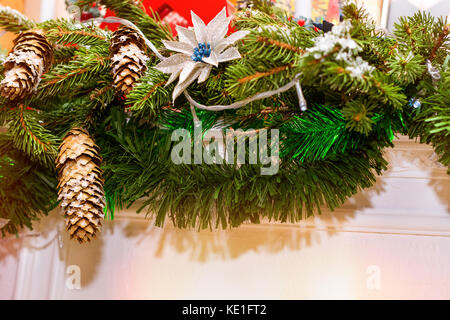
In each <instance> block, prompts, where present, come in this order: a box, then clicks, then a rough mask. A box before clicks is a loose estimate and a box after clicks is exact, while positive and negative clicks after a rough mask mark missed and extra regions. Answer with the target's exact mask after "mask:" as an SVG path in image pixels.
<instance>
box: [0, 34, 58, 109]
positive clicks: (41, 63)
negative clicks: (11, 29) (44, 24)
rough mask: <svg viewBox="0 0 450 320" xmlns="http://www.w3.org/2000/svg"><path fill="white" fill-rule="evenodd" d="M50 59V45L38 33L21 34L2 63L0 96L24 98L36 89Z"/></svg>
mask: <svg viewBox="0 0 450 320" xmlns="http://www.w3.org/2000/svg"><path fill="white" fill-rule="evenodd" d="M52 59H53V46H52V45H51V44H50V42H49V41H48V40H47V38H46V37H45V34H44V32H43V31H42V30H29V31H25V32H22V33H21V34H20V35H19V36H18V37H17V38H16V39H15V40H14V47H13V49H12V51H11V52H10V53H9V55H8V57H7V58H6V60H5V62H4V66H5V78H4V79H3V80H2V82H1V83H0V94H1V95H2V96H3V97H5V98H7V99H10V100H19V99H23V98H26V97H27V96H28V95H30V94H31V93H32V92H33V91H34V90H35V89H36V87H37V86H38V84H39V82H40V81H41V76H42V74H43V73H44V72H45V71H47V70H48V68H49V67H50V65H51V63H52Z"/></svg>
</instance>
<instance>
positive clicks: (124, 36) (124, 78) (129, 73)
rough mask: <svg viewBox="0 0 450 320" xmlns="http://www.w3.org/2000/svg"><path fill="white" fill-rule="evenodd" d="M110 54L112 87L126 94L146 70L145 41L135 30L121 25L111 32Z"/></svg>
mask: <svg viewBox="0 0 450 320" xmlns="http://www.w3.org/2000/svg"><path fill="white" fill-rule="evenodd" d="M110 54H111V70H112V74H113V78H114V87H116V88H117V89H118V90H120V91H122V92H123V93H125V94H127V93H129V92H130V91H131V89H133V85H134V84H135V82H136V81H137V80H139V78H140V77H141V76H142V75H143V74H144V73H145V71H146V70H147V61H148V59H149V58H148V57H147V56H146V55H145V42H144V40H143V39H142V37H141V36H140V35H139V33H137V32H136V30H133V29H132V28H129V27H122V28H120V29H118V30H116V31H114V33H113V36H112V38H111V47H110Z"/></svg>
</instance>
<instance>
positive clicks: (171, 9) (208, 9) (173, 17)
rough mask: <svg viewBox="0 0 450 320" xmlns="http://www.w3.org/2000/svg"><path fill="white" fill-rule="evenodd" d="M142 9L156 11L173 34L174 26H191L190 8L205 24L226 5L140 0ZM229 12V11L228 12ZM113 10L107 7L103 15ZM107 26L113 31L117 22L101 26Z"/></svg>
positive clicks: (218, 1) (213, 1)
mask: <svg viewBox="0 0 450 320" xmlns="http://www.w3.org/2000/svg"><path fill="white" fill-rule="evenodd" d="M140 2H141V4H142V7H143V9H144V10H145V11H146V12H147V14H150V13H151V12H152V10H153V11H155V12H157V13H158V15H159V16H160V18H161V19H162V20H164V21H166V22H167V23H169V25H170V27H171V28H172V31H173V32H174V34H176V32H175V26H176V25H181V26H184V27H188V26H192V22H191V10H192V11H194V12H195V14H196V15H198V16H199V17H200V18H201V19H202V20H203V21H204V22H205V23H206V24H208V22H209V21H211V20H212V19H213V18H214V17H215V16H216V15H217V13H218V12H220V10H222V8H223V7H228V5H227V1H226V0H210V1H207V2H206V1H205V0H191V1H185V0H181V1H180V0H141V1H140ZM228 14H230V12H229V13H228ZM114 15H115V14H114V12H113V11H111V10H109V9H107V11H106V14H105V17H110V16H114ZM106 25H107V26H108V29H110V30H112V31H114V30H116V29H117V28H118V27H119V24H118V23H104V24H102V26H101V27H102V28H104V27H105V26H106Z"/></svg>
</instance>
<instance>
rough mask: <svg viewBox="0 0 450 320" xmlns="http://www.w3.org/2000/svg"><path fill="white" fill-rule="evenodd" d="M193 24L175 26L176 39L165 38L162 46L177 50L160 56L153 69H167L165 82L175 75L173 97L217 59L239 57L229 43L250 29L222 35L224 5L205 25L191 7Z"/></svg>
mask: <svg viewBox="0 0 450 320" xmlns="http://www.w3.org/2000/svg"><path fill="white" fill-rule="evenodd" d="M191 16H192V23H193V25H194V28H184V27H181V26H176V30H177V33H178V41H165V40H163V44H164V46H165V47H166V48H167V49H169V50H172V51H176V52H177V53H176V54H174V55H172V56H170V57H168V58H166V59H164V60H162V61H161V62H160V63H159V64H157V65H156V66H155V69H157V70H159V71H161V72H164V73H170V74H171V75H170V78H169V80H168V81H167V84H166V86H167V85H169V84H171V83H172V82H174V81H175V80H176V79H177V78H178V83H177V85H176V86H175V89H174V90H173V93H172V99H173V100H174V101H175V99H176V98H177V97H178V96H179V95H180V94H181V93H183V91H184V90H186V88H187V87H189V85H190V84H191V83H193V82H194V81H195V80H196V79H197V81H198V83H202V82H204V81H205V80H206V79H208V77H209V74H210V72H211V69H212V67H213V66H214V67H217V66H218V65H219V63H221V62H226V61H230V60H234V59H239V58H241V55H240V54H239V51H238V49H237V48H236V47H233V46H232V45H233V44H234V43H236V41H238V40H240V39H242V38H244V37H245V36H246V35H247V34H248V33H249V32H250V31H237V32H234V33H232V34H231V35H230V36H229V37H226V38H225V36H226V34H227V32H228V25H229V23H230V18H229V17H227V14H226V11H225V8H223V10H222V11H220V13H219V14H218V15H217V16H216V17H214V19H212V20H211V21H210V22H209V23H208V25H205V23H204V22H203V21H202V20H201V19H200V18H199V17H198V16H197V15H196V14H195V13H194V12H192V11H191Z"/></svg>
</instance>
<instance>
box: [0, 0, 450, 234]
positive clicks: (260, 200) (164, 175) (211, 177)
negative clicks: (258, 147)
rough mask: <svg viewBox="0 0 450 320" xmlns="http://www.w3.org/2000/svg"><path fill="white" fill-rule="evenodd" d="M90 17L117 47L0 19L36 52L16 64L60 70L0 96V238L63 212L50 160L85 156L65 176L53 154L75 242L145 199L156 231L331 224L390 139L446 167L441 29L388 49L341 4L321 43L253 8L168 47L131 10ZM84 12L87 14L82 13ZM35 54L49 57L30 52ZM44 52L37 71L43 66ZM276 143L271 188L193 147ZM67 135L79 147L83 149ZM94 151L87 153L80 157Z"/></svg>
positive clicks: (407, 28)
mask: <svg viewBox="0 0 450 320" xmlns="http://www.w3.org/2000/svg"><path fill="white" fill-rule="evenodd" d="M98 4H99V5H104V6H106V7H108V8H110V9H112V10H113V11H115V13H116V15H117V16H118V17H120V18H122V19H126V21H125V20H122V22H123V24H126V26H124V27H122V28H121V29H119V30H118V31H116V32H115V33H112V32H109V31H107V30H102V29H100V28H99V27H97V25H96V24H95V23H93V22H87V23H83V24H80V23H79V22H77V21H70V20H64V19H59V20H50V21H46V22H43V23H39V24H36V23H34V22H32V21H30V20H28V19H27V18H25V17H24V16H22V15H20V14H19V13H17V12H15V11H13V10H11V9H9V8H4V7H0V17H1V20H0V26H1V27H2V28H4V29H6V30H8V31H12V32H17V33H21V34H20V35H19V38H18V40H17V43H19V42H21V41H20V39H24V37H26V35H27V34H28V35H30V34H31V35H32V38H33V39H35V40H33V41H35V42H36V44H37V45H34V44H30V46H29V48H26V47H24V45H22V47H21V50H31V51H34V52H35V51H36V50H38V51H39V50H41V49H42V50H43V48H44V47H45V48H48V49H49V50H50V49H51V50H52V56H53V60H52V63H51V66H50V65H49V64H50V63H49V62H47V60H45V62H44V63H43V66H45V67H46V68H43V70H44V69H46V70H47V69H48V70H47V71H46V72H45V73H43V74H42V72H40V73H39V78H33V77H31V76H25V78H26V79H25V80H20V79H18V80H17V81H18V82H20V83H23V85H21V86H17V88H23V89H24V90H23V91H21V92H16V91H14V96H12V95H11V94H10V92H11V91H10V90H9V89H8V90H6V89H4V88H3V87H2V89H1V93H2V95H3V97H2V98H1V100H0V125H7V127H8V130H7V132H5V133H1V134H0V218H1V219H2V220H0V221H1V222H2V227H1V230H2V233H3V234H6V233H16V232H18V230H19V228H21V227H23V226H27V227H30V228H31V226H32V225H31V222H32V221H33V220H36V219H39V217H40V216H41V215H43V214H47V213H48V212H49V211H50V210H51V209H52V208H54V207H55V206H56V205H57V204H58V196H57V186H58V182H57V177H58V175H57V170H56V168H57V166H56V164H55V160H56V157H57V154H58V151H57V150H58V147H59V148H60V150H62V151H60V152H69V153H70V152H71V150H81V152H80V153H79V154H78V153H76V154H75V153H73V159H72V158H71V159H70V161H69V162H70V163H69V162H67V163H66V162H65V161H62V160H61V153H60V156H59V158H58V159H59V161H58V163H59V164H58V168H59V169H60V175H59V179H60V180H59V186H60V187H61V186H62V185H65V184H66V183H67V181H69V180H70V179H72V180H73V181H72V180H71V181H72V182H73V183H72V182H71V185H70V188H69V187H67V186H66V188H65V189H64V190H62V189H60V197H59V199H60V200H62V202H61V204H62V206H63V207H64V208H65V211H66V218H67V221H68V227H69V231H70V232H71V233H72V234H73V235H74V237H75V238H77V239H78V240H79V241H85V240H89V239H91V237H92V236H93V235H94V234H95V232H96V231H97V230H98V227H99V225H100V222H99V221H100V212H101V209H102V208H103V206H104V203H103V201H105V202H106V208H105V214H108V213H109V216H111V217H113V215H114V211H115V210H116V209H120V208H123V207H124V206H129V205H131V204H132V203H133V202H135V201H137V200H138V199H143V204H142V207H141V209H140V210H139V211H141V210H143V209H146V210H147V212H148V213H149V214H150V215H151V216H153V217H154V218H155V223H156V224H157V225H159V226H162V225H163V223H164V221H165V220H166V218H170V219H171V220H172V222H173V223H174V224H175V225H176V226H178V227H183V228H184V227H198V228H208V227H210V228H214V227H227V226H233V227H235V226H239V225H240V224H242V223H243V222H245V221H251V222H254V223H257V222H259V221H260V220H261V219H262V218H268V219H270V220H276V221H282V222H286V221H289V222H295V221H298V220H300V219H303V218H305V217H307V216H310V215H312V214H314V213H316V212H320V207H321V206H327V207H328V208H330V209H334V208H336V207H339V206H340V205H342V203H343V202H344V201H345V200H346V199H347V198H348V197H350V196H351V195H353V194H355V193H357V192H358V191H359V190H361V189H363V188H367V187H370V186H372V185H373V183H374V182H375V178H376V174H381V173H382V172H383V170H385V169H386V165H387V163H386V161H385V160H384V158H383V149H384V148H386V147H392V146H393V144H392V139H393V138H394V135H395V134H396V133H401V134H409V135H410V137H419V138H420V139H421V141H422V142H425V143H431V144H432V145H433V146H434V148H435V150H436V153H437V154H438V155H439V156H440V161H441V162H442V163H443V164H445V165H447V166H448V165H450V134H449V133H450V124H449V123H450V122H449V119H450V112H449V108H448V105H449V103H450V101H449V84H450V83H449V82H450V70H449V65H448V50H449V38H448V34H449V25H448V24H447V22H446V20H444V19H435V18H433V17H431V16H430V15H428V14H424V13H416V14H415V15H413V16H412V17H405V18H401V19H400V20H399V22H398V23H397V24H396V25H395V30H394V34H393V35H388V34H386V33H384V32H383V31H380V30H377V29H376V28H375V27H374V24H373V23H372V21H370V19H368V17H367V15H366V14H365V12H364V10H363V9H362V8H358V7H357V6H355V5H353V4H350V5H346V6H345V7H344V8H343V15H344V20H343V21H342V22H341V23H340V24H339V25H336V26H334V27H333V28H332V29H331V31H329V32H326V33H324V32H323V31H322V30H320V29H319V28H317V26H313V25H312V27H308V26H307V25H304V24H300V23H298V21H296V20H295V19H292V18H291V17H288V16H287V15H286V13H285V12H283V11H282V10H280V9H279V8H276V7H274V6H272V5H271V4H270V3H269V2H266V1H261V0H259V1H256V0H255V1H253V2H252V5H251V6H248V7H245V8H240V9H239V10H238V11H237V12H236V14H235V15H234V17H232V18H229V17H227V16H226V14H225V12H224V11H223V12H221V13H219V14H218V16H217V17H216V18H215V19H213V21H212V22H210V23H209V24H205V23H204V22H203V21H201V19H200V18H198V17H197V16H195V15H193V24H194V28H193V29H188V28H182V27H179V28H177V32H178V35H177V37H175V38H174V37H173V36H172V34H171V32H170V28H169V27H168V26H166V25H164V24H163V23H161V22H160V21H158V20H157V19H155V18H153V17H150V16H148V15H146V14H145V13H144V12H143V11H142V9H141V8H140V7H139V5H138V4H136V2H135V1H132V0H118V1H116V0H115V1H112V0H102V1H98ZM77 5H79V6H81V8H82V9H83V8H87V7H88V6H89V5H90V1H88V0H81V1H78V2H77ZM228 23H230V24H231V26H232V27H233V32H232V33H229V32H228ZM33 30H39V32H38V33H36V32H37V31H33ZM326 31H328V29H327V30H326ZM227 34H228V35H227ZM27 39H28V38H27ZM43 39H45V41H48V46H47V44H46V45H45V46H44V45H41V44H39V43H43V42H42V41H44V40H43ZM42 50H41V51H39V52H40V55H39V57H41V58H42V59H47V58H48V57H50V54H49V55H46V54H45V53H44V51H42ZM152 51H153V52H152ZM14 59H15V58H14V50H13V51H12V53H10V55H9V56H8V58H7V59H6V60H5V63H4V64H3V66H2V67H0V71H1V74H2V76H0V81H2V83H5V84H6V83H8V84H11V85H12V84H14V83H15V82H14V81H11V79H10V78H11V75H10V74H8V72H9V70H10V69H11V66H12V65H14V66H22V67H23V68H25V69H24V70H25V71H24V72H25V73H27V74H28V73H29V74H31V73H32V71H33V70H32V68H31V67H30V66H26V65H25V64H24V62H21V61H18V60H17V59H15V60H17V61H14ZM33 61H34V62H36V63H38V62H39V61H37V60H33ZM14 62H17V63H16V64H14ZM41 75H42V76H41ZM5 76H6V77H5ZM5 79H7V80H5ZM24 81H25V82H27V83H28V82H29V84H27V83H25V82H24ZM15 88H16V87H15ZM15 90H16V89H15ZM17 90H18V89H17ZM124 94H125V95H124ZM74 128H79V129H74ZM177 129H184V130H183V131H181V132H185V133H189V134H191V135H190V136H192V137H193V139H192V141H191V142H190V143H189V147H191V146H192V150H193V152H192V154H189V156H188V157H187V160H188V161H185V162H181V163H177V162H176V161H174V160H173V150H174V148H176V147H177V144H178V142H179V141H174V139H173V132H174V131H175V130H177ZM272 129H277V130H278V131H276V132H277V133H279V134H272V133H271V134H269V135H268V136H267V137H266V138H267V141H268V145H269V146H271V147H269V149H271V151H273V148H274V146H275V144H273V143H274V142H279V143H277V144H276V145H277V148H278V149H279V161H278V162H277V163H276V164H277V171H276V174H272V175H264V174H261V172H262V169H263V168H265V167H267V163H263V161H262V160H261V159H259V160H258V161H256V162H253V163H250V164H249V162H250V161H249V160H250V159H251V158H252V156H253V155H252V154H251V153H250V152H248V154H246V155H244V160H247V161H246V162H245V161H244V162H243V163H242V162H239V159H237V158H234V159H233V160H232V161H231V162H230V161H219V162H217V161H216V162H214V163H210V162H208V161H209V160H208V159H210V158H208V157H207V156H205V154H203V153H202V154H201V156H200V158H201V160H202V161H198V160H199V158H198V153H196V150H198V149H196V147H197V145H196V141H197V143H198V141H200V147H201V144H202V142H203V140H202V137H203V136H204V135H206V134H207V133H211V132H214V131H216V132H217V131H219V133H220V134H224V138H225V137H229V136H231V138H230V140H226V141H227V142H228V141H230V142H231V145H233V146H237V145H238V144H239V143H240V142H239V141H241V143H242V141H244V143H245V142H246V140H247V143H248V145H249V146H250V144H251V143H252V142H251V141H252V140H251V139H252V135H253V134H260V133H261V132H263V131H264V130H265V131H267V132H271V130H272ZM240 130H244V131H245V130H246V132H242V131H240ZM274 132H275V131H274ZM67 133H69V134H67ZM74 136H83V137H86V139H84V138H83V139H84V140H83V139H81V140H80V141H79V143H80V145H77V144H76V141H72V140H74V139H73V137H74ZM63 137H66V138H65V139H64V140H63ZM67 137H71V138H70V139H71V143H70V146H69V149H70V150H69V149H67V139H68V138H67ZM91 137H92V138H91ZM196 137H197V138H199V139H200V140H198V139H196ZM92 139H95V141H96V145H95V146H90V145H87V144H83V143H84V142H86V141H92V143H93V140H92ZM83 141H84V142H83ZM61 143H62V145H61ZM60 145H61V146H60ZM97 146H98V148H97ZM210 147H211V148H212V149H214V144H211V145H210ZM61 148H62V149H61ZM189 150H190V149H189ZM201 150H202V151H201V152H203V149H201ZM94 151H95V154H91V153H92V152H94ZM227 151H228V149H227ZM266 151H267V150H266ZM269 151H270V150H269ZM97 152H98V153H99V154H97ZM86 153H88V155H87V154H86ZM269 154H270V152H269ZM202 156H203V158H202ZM100 157H101V158H102V159H103V161H101V162H100ZM215 159H216V160H217V159H220V157H219V155H218V154H217V152H216V154H215ZM185 160H186V158H185ZM222 160H223V159H222ZM241 160H242V159H241ZM66 166H67V168H68V169H67V170H68V171H67V173H61V170H62V171H64V170H65V169H64V168H66ZM99 166H101V169H100V168H99ZM72 167H73V168H72ZM88 167H89V168H88ZM61 168H62V169H61ZM69 171H70V172H69ZM88 171H89V172H88ZM102 171H103V178H104V180H103V179H102V177H101V172H102ZM89 173H93V174H94V175H95V177H92V179H91V178H89V177H90V176H89ZM68 176H69V178H68ZM61 179H62V180H61ZM68 179H69V180H68ZM81 182H83V183H84V187H83V188H84V189H83V188H80V187H79V186H78V184H79V183H80V185H81ZM90 183H92V184H90ZM82 190H85V191H86V192H84V191H82ZM103 192H104V199H102V198H103ZM74 198H76V200H73V201H74V202H73V203H71V200H72V199H74ZM76 201H77V202H76ZM75 202H76V203H75ZM81 202H82V203H81ZM80 206H81V207H83V209H82V210H81V209H80V210H78V208H80ZM67 208H69V209H70V212H67V210H68V209H67ZM72 222H73V223H72Z"/></svg>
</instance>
